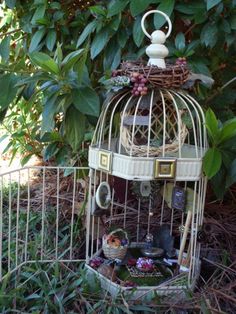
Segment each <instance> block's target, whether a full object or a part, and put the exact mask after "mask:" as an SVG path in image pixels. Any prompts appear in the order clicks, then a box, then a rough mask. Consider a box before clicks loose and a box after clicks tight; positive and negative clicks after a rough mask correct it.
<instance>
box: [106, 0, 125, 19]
mask: <svg viewBox="0 0 236 314" xmlns="http://www.w3.org/2000/svg"><path fill="white" fill-rule="evenodd" d="M128 3H129V0H113V1H111V2H110V3H109V5H108V15H107V17H112V16H113V15H116V14H118V13H120V12H122V11H123V10H124V9H125V7H126V6H127V4H128Z"/></svg>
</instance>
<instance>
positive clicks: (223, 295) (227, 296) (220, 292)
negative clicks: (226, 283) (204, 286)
mask: <svg viewBox="0 0 236 314" xmlns="http://www.w3.org/2000/svg"><path fill="white" fill-rule="evenodd" d="M209 290H210V291H212V292H214V293H216V294H220V295H221V296H222V297H224V298H225V299H228V300H230V301H231V302H233V304H236V299H235V298H233V297H231V296H230V295H227V294H225V293H224V292H222V291H220V290H215V289H213V288H209Z"/></svg>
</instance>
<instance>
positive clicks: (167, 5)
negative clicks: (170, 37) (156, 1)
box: [154, 0, 175, 29]
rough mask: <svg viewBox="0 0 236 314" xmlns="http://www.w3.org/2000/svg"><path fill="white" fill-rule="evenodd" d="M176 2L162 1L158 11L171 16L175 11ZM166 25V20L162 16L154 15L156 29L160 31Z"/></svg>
mask: <svg viewBox="0 0 236 314" xmlns="http://www.w3.org/2000/svg"><path fill="white" fill-rule="evenodd" d="M174 5H175V0H165V1H161V4H160V5H159V6H158V7H157V10H160V11H162V12H164V13H166V14H167V15H168V16H171V14H172V12H173V10H174ZM165 23H166V19H165V18H164V17H163V16H162V15H160V14H155V15H154V25H155V28H156V29H159V28H160V27H162V26H163V25H164V24H165Z"/></svg>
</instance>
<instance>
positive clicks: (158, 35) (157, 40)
mask: <svg viewBox="0 0 236 314" xmlns="http://www.w3.org/2000/svg"><path fill="white" fill-rule="evenodd" d="M151 13H159V14H161V15H162V16H164V17H165V18H166V20H167V22H168V24H169V30H168V32H167V34H165V33H164V32H162V31H160V30H156V31H154V32H153V33H152V34H151V35H149V34H148V32H147V31H146V28H145V25H144V21H145V19H146V17H147V16H148V15H149V14H151ZM141 27H142V30H143V32H144V34H145V35H146V36H147V37H149V38H150V39H151V42H152V43H151V45H149V46H148V47H147V49H146V54H147V55H148V57H149V61H148V65H155V66H158V67H159V68H166V64H165V57H167V56H168V54H169V50H168V49H167V47H166V46H165V45H164V43H165V41H166V38H168V37H169V36H170V33H171V30H172V24H171V21H170V19H169V17H168V15H166V14H165V13H163V12H162V11H159V10H151V11H149V12H147V13H145V14H144V16H143V18H142V20H141Z"/></svg>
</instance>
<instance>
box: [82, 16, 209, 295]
mask: <svg viewBox="0 0 236 314" xmlns="http://www.w3.org/2000/svg"><path fill="white" fill-rule="evenodd" d="M150 13H160V14H162V15H164V16H165V17H166V19H167V21H168V23H169V31H168V34H167V35H169V34H170V32H171V22H170V20H169V18H168V17H167V16H166V15H165V14H163V13H162V12H160V11H156V10H154V11H150V12H148V13H146V14H145V16H144V17H143V19H142V27H143V30H144V32H145V34H147V33H146V30H145V27H144V20H145V18H146V16H147V15H148V14H150ZM153 34H154V35H153ZM153 34H152V36H150V35H149V34H147V35H148V36H149V37H151V38H152V45H151V46H155V44H157V45H159V46H163V45H162V44H163V43H164V40H163V39H162V38H163V36H164V38H166V37H167V36H165V35H164V33H163V32H161V31H156V32H154V33H153ZM160 38H161V40H159V39H160ZM158 40H159V42H158ZM159 46H158V47H159ZM154 48H155V49H156V46H155V47H154ZM152 49H153V47H151V48H150V47H149V48H148V49H147V52H148V53H149V56H150V55H151V58H150V60H149V66H148V67H147V69H152V68H153V69H154V70H155V69H156V67H155V66H156V65H158V66H159V68H160V67H161V68H165V62H164V56H166V54H165V53H163V54H162V47H161V48H160V47H159V48H158V49H159V50H158V49H157V50H158V52H155V49H154V52H153V51H151V50H152ZM165 49H166V48H165ZM150 51H151V53H150ZM158 58H159V59H158ZM159 68H158V69H159ZM170 69H171V71H175V67H174V66H169V68H168V69H167V70H168V71H169V70H170ZM126 70H127V69H126ZM144 70H145V69H144V67H143V66H138V68H137V66H136V67H135V71H138V73H146V72H144ZM150 71H151V70H150ZM163 71H164V70H163ZM131 72H132V70H131ZM124 73H126V72H124V71H123V72H122V74H124ZM166 73H167V72H165V73H164V74H163V77H164V78H166V76H165V75H166ZM146 77H147V76H146ZM154 79H155V74H154ZM149 82H150V81H149ZM177 83H178V82H177ZM165 84H166V83H165ZM154 85H155V84H154ZM175 85H176V81H175V80H174V79H173V80H172V83H171V82H170V84H169V86H170V87H169V88H161V87H156V86H153V87H150V88H149V92H148V93H147V94H146V95H143V96H135V95H134V94H133V93H132V92H131V90H130V89H128V88H124V89H122V90H121V91H118V92H117V93H115V94H113V96H111V97H110V98H109V99H108V100H107V101H106V103H105V104H104V106H103V109H102V112H101V115H100V118H99V121H98V123H97V127H96V130H95V133H94V137H93V140H92V143H91V146H90V150H89V167H90V187H89V190H90V192H89V193H90V194H89V195H90V196H89V201H90V204H89V205H90V206H89V208H90V210H89V211H88V213H87V241H86V243H87V247H86V262H87V268H88V269H89V271H90V272H92V273H94V274H96V275H97V276H98V277H99V278H100V280H101V282H102V285H103V287H104V288H105V289H107V290H108V291H110V292H111V294H113V295H117V293H118V292H119V291H123V292H124V291H125V292H126V293H128V291H129V290H130V287H126V286H125V282H124V280H122V279H120V278H119V271H118V275H117V271H116V269H117V267H116V268H115V270H114V272H115V273H116V275H117V277H116V280H114V277H113V276H112V277H111V276H110V275H109V274H106V273H104V272H103V271H100V269H97V268H96V267H91V263H92V266H93V263H94V258H95V260H96V257H101V258H105V259H102V261H103V263H105V264H107V263H108V264H109V260H114V259H115V258H116V257H117V258H118V259H120V260H122V261H121V265H122V266H120V269H121V268H122V267H126V268H127V263H129V258H132V257H133V254H134V253H133V252H136V253H135V254H140V256H141V255H142V249H145V247H146V244H145V237H146V236H147V235H149V236H150V234H151V235H152V236H153V237H154V238H155V241H154V242H155V243H156V244H155V245H156V246H159V248H161V249H163V250H164V252H165V257H166V259H165V260H164V261H165V262H167V264H168V263H169V265H171V264H172V263H173V264H172V266H173V267H174V268H173V269H172V271H171V270H169V268H168V267H167V269H168V271H169V273H171V275H170V276H167V278H166V279H163V278H162V279H161V280H156V284H151V285H150V284H149V285H146V284H142V279H140V281H139V284H138V286H137V287H136V290H135V291H136V292H132V298H139V297H142V296H144V295H147V294H148V293H149V292H150V291H151V292H152V293H153V291H155V292H156V293H158V294H168V293H172V292H175V293H176V292H178V291H179V292H181V291H183V290H184V289H187V288H193V287H194V285H195V283H196V280H197V278H198V275H199V271H200V243H199V241H198V232H199V230H201V225H202V222H203V210H204V201H205V192H206V183H207V182H206V178H205V177H204V175H203V173H202V158H203V156H204V153H205V151H206V149H207V138H206V129H205V118H204V113H203V110H202V108H201V107H200V105H199V104H198V103H197V101H196V100H195V99H194V98H193V97H191V96H190V95H189V94H188V93H187V92H186V91H183V90H181V89H176V88H172V87H171V86H174V87H175ZM109 228H110V230H112V229H114V228H115V229H116V228H118V229H122V230H125V232H127V233H128V236H127V238H128V240H129V243H128V244H126V245H124V246H120V248H122V249H126V251H125V252H124V250H123V251H122V252H120V251H119V254H118V255H117V256H116V252H117V253H118V251H116V246H115V247H114V250H113V251H112V252H111V255H108V256H107V246H109V245H107V242H106V243H105V245H106V246H105V247H104V238H105V241H106V239H107V238H108V237H109V235H108V233H109V232H108V230H109ZM114 232H115V231H114ZM104 234H105V237H104ZM164 237H166V243H165V241H164V240H163V241H162V240H161V239H164ZM102 241H103V245H102ZM154 242H153V243H154ZM168 243H169V244H168ZM168 245H169V248H168ZM112 248H113V247H111V249H112ZM152 249H156V248H153V247H152ZM135 250H136V251H135ZM168 250H169V251H171V252H172V253H171V252H169V251H168ZM137 252H138V253H137ZM140 252H141V253H140ZM104 253H105V254H104ZM125 254H126V255H125ZM104 255H105V256H104ZM124 255H125V256H126V257H124ZM171 255H173V256H171ZM170 257H171V258H170ZM173 259H174V260H173ZM91 261H92V262H91ZM161 261H163V260H161ZM159 262H160V260H159ZM175 263H176V266H174V265H175ZM167 264H165V265H167ZM157 268H158V267H157ZM108 273H109V272H108ZM129 274H130V276H129V277H128V278H129V280H130V278H131V279H132V276H135V275H134V274H132V273H131V272H129ZM136 275H137V274H136ZM138 276H139V277H142V276H143V278H145V275H143V274H138ZM144 282H145V280H144Z"/></svg>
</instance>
